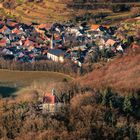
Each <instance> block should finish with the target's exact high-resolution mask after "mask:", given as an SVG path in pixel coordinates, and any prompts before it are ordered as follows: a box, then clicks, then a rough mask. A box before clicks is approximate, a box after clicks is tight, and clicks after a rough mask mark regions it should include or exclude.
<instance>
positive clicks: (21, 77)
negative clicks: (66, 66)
mask: <svg viewBox="0 0 140 140" xmlns="http://www.w3.org/2000/svg"><path fill="white" fill-rule="evenodd" d="M64 80H67V81H71V80H72V78H71V77H69V76H67V75H64V74H61V73H56V72H47V71H46V72H40V71H39V72H37V71H35V72H34V71H29V72H25V71H24V72H23V71H9V70H0V95H1V96H3V97H6V96H9V95H15V93H16V92H18V93H19V92H20V91H21V90H23V89H25V88H27V87H31V86H32V85H34V83H41V85H44V86H45V85H46V86H47V85H49V84H51V83H56V82H62V81H64Z"/></svg>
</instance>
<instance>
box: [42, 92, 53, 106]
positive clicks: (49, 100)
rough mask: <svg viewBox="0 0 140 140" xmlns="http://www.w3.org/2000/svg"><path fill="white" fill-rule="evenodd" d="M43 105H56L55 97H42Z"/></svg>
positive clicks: (48, 95) (50, 95) (49, 95)
mask: <svg viewBox="0 0 140 140" xmlns="http://www.w3.org/2000/svg"><path fill="white" fill-rule="evenodd" d="M43 103H49V104H54V103H56V97H55V96H54V95H52V94H50V93H48V94H46V95H45V96H44V98H43Z"/></svg>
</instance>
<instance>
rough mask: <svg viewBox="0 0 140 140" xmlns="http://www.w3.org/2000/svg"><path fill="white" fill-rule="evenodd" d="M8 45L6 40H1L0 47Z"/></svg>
mask: <svg viewBox="0 0 140 140" xmlns="http://www.w3.org/2000/svg"><path fill="white" fill-rule="evenodd" d="M6 43H7V40H6V38H2V39H1V40H0V47H6Z"/></svg>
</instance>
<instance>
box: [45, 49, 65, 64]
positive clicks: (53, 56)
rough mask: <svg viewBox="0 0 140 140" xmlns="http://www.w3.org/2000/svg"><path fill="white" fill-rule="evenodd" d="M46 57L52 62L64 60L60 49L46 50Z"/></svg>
mask: <svg viewBox="0 0 140 140" xmlns="http://www.w3.org/2000/svg"><path fill="white" fill-rule="evenodd" d="M47 57H48V59H50V60H52V61H54V62H61V63H63V62H64V52H63V51H62V50H60V49H50V50H48V53H47Z"/></svg>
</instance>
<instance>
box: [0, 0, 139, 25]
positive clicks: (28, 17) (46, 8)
mask: <svg viewBox="0 0 140 140" xmlns="http://www.w3.org/2000/svg"><path fill="white" fill-rule="evenodd" d="M16 2H17V3H18V6H17V7H16V8H12V9H6V8H4V7H3V5H2V3H0V17H3V16H6V17H7V18H13V19H15V18H16V19H17V20H18V21H20V22H24V23H26V24H31V23H32V22H37V23H53V22H64V21H68V20H70V19H73V18H75V16H81V15H85V14H87V13H90V14H92V15H96V14H99V13H106V14H107V15H108V16H107V17H105V18H104V19H103V21H102V22H103V23H104V22H105V23H106V22H107V23H108V22H109V23H108V24H110V25H112V23H113V24H114V23H118V22H119V21H122V20H123V19H128V18H132V17H136V15H137V14H138V13H139V7H140V3H131V4H130V3H128V4H130V5H132V7H133V6H135V7H133V8H132V9H133V10H132V11H128V12H120V13H113V12H112V10H111V9H110V8H103V7H102V5H105V6H106V5H108V3H91V5H93V6H98V7H100V6H101V8H98V9H94V8H91V9H90V8H87V9H85V8H86V7H87V5H88V4H87V3H86V4H83V3H78V4H77V3H72V4H73V5H74V6H77V7H79V8H74V7H73V6H72V7H69V6H68V2H67V1H66V2H54V1H49V0H44V1H43V2H41V3H34V2H26V1H25V0H17V1H16ZM121 4H123V3H121ZM89 5H90V4H89ZM112 5H116V4H115V3H112ZM80 7H82V8H80ZM136 9H138V10H136Z"/></svg>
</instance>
